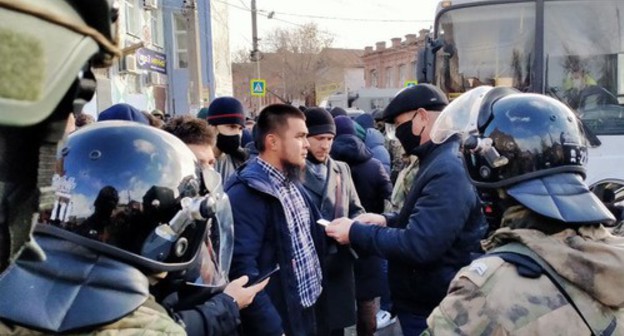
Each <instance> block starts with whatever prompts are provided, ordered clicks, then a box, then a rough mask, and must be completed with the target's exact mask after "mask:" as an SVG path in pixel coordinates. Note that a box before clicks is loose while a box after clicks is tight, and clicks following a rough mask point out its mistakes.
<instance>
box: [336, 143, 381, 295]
mask: <svg viewBox="0 0 624 336" xmlns="http://www.w3.org/2000/svg"><path fill="white" fill-rule="evenodd" d="M331 155H332V157H333V158H335V159H336V160H342V161H344V162H346V163H347V164H348V165H349V167H350V168H351V176H352V178H353V183H354V184H355V189H356V190H357V193H358V195H359V196H360V201H361V202H362V206H364V209H365V210H366V212H374V213H381V212H383V209H384V201H385V200H386V199H389V198H390V195H391V194H392V183H391V182H390V177H389V176H388V173H387V172H386V170H385V168H384V166H383V164H382V163H381V162H380V161H379V160H377V159H375V158H373V154H372V152H371V151H370V149H369V148H368V147H366V145H365V144H364V142H362V141H361V140H360V139H359V138H358V137H357V136H355V135H348V134H344V135H340V136H338V137H336V139H335V140H334V144H333V145H332V150H331ZM360 254H361V255H360V259H358V260H357V261H356V262H355V265H354V270H355V295H356V297H357V299H359V300H370V299H373V298H375V297H378V296H381V295H382V294H383V288H385V287H386V286H387V285H385V284H384V281H386V277H385V276H384V273H383V270H382V259H381V258H379V257H377V256H374V255H370V254H368V253H364V252H362V253H360Z"/></svg>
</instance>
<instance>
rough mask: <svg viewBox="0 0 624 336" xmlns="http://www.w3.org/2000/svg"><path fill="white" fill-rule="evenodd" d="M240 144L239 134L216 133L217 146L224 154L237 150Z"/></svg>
mask: <svg viewBox="0 0 624 336" xmlns="http://www.w3.org/2000/svg"><path fill="white" fill-rule="evenodd" d="M240 145H241V137H240V135H238V134H236V135H223V134H221V133H219V134H218V135H217V147H218V148H219V150H221V151H222V152H223V153H225V154H233V153H236V151H238V148H240Z"/></svg>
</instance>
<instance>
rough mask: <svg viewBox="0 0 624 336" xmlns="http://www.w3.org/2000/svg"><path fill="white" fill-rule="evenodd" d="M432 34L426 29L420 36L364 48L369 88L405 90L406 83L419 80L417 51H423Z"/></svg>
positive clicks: (406, 37) (414, 35) (365, 71)
mask: <svg viewBox="0 0 624 336" xmlns="http://www.w3.org/2000/svg"><path fill="white" fill-rule="evenodd" d="M428 33H429V31H428V30H426V29H423V30H421V31H420V33H419V35H416V34H407V35H405V39H404V40H403V39H402V38H400V37H395V38H393V39H391V44H390V46H389V47H386V42H377V43H376V44H375V48H373V47H372V46H367V47H366V48H364V55H363V56H362V61H363V63H364V80H365V83H366V84H365V85H366V87H367V88H402V87H405V85H406V82H408V81H409V82H412V81H415V80H416V65H417V61H418V51H419V50H420V49H422V48H423V47H424V44H425V37H426V36H427V34H428Z"/></svg>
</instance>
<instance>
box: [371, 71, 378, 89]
mask: <svg viewBox="0 0 624 336" xmlns="http://www.w3.org/2000/svg"><path fill="white" fill-rule="evenodd" d="M370 84H371V87H377V70H375V69H373V70H371V71H370Z"/></svg>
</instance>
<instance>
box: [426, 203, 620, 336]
mask: <svg viewBox="0 0 624 336" xmlns="http://www.w3.org/2000/svg"><path fill="white" fill-rule="evenodd" d="M510 217H512V218H510ZM536 219H537V218H536V217H535V216H534V215H531V214H530V212H529V211H528V210H521V211H516V212H515V213H512V214H511V216H510V215H509V213H505V218H504V219H503V225H504V226H506V227H503V228H501V229H499V230H497V231H496V232H495V233H494V234H493V235H492V237H491V238H489V239H488V240H487V241H485V242H484V244H483V245H484V248H485V249H486V250H490V249H492V248H494V247H496V246H501V245H504V244H505V243H507V242H512V241H515V242H519V243H521V244H523V245H525V246H527V247H528V248H529V249H531V250H532V251H533V252H535V253H536V254H538V255H539V256H540V257H542V258H543V259H544V260H545V261H546V262H547V263H548V264H549V265H550V266H551V267H552V268H553V269H554V270H555V271H556V272H557V273H558V274H559V275H560V276H561V277H562V278H564V279H565V281H566V282H568V286H567V287H566V288H567V290H568V293H569V295H570V296H571V297H572V299H573V301H574V303H575V304H576V305H577V306H579V308H581V310H582V311H585V312H587V311H589V312H590V313H588V314H586V316H585V318H587V319H588V320H589V321H594V322H597V323H594V325H595V324H597V325H599V326H605V327H606V326H607V325H608V324H609V321H610V320H609V319H608V318H607V316H606V315H605V314H610V315H612V316H614V317H615V319H616V323H617V325H616V327H615V331H614V332H613V335H624V311H622V310H621V309H620V308H621V307H623V306H624V292H622V290H621V288H624V238H620V237H615V236H613V235H611V234H610V233H609V232H608V231H607V230H606V229H605V228H604V227H603V226H583V227H580V228H579V229H578V230H573V229H570V228H568V229H563V230H562V231H560V232H558V233H555V234H552V235H548V234H546V233H544V231H545V230H544V229H543V228H547V227H550V229H551V230H558V229H559V228H560V227H561V223H558V224H557V223H554V222H553V223H549V224H546V225H543V226H542V228H541V229H540V228H539V227H540V225H535V222H534V220H536ZM540 220H541V222H542V223H543V222H544V218H543V217H542V218H541V219H540ZM505 224H507V225H505ZM518 224H519V225H518ZM514 226H515V227H514ZM553 226H554V227H553ZM557 226H559V227H557ZM552 232H554V231H552ZM427 324H428V325H429V328H430V329H429V330H428V331H426V332H425V333H424V334H430V335H590V334H591V332H590V330H589V328H588V327H587V326H586V324H585V323H584V322H583V320H582V319H581V317H580V315H579V314H578V313H577V312H576V310H575V309H574V308H573V307H572V306H571V305H570V303H568V302H567V300H566V299H565V297H564V296H563V295H562V294H561V292H560V291H559V290H558V289H557V288H556V287H555V285H554V284H553V283H552V282H551V281H550V280H549V278H548V277H547V276H546V275H543V274H542V275H541V276H540V277H539V278H536V279H531V278H525V277H522V276H520V275H519V274H518V272H517V270H516V267H515V266H514V265H512V264H510V263H507V262H505V261H503V260H502V259H501V258H499V257H496V256H488V257H484V258H481V259H477V260H475V261H473V262H472V264H470V265H469V266H467V267H464V268H463V269H462V270H460V271H459V272H458V274H457V275H456V277H455V279H454V280H453V282H452V283H451V286H450V288H449V293H448V295H447V296H446V298H444V300H443V301H442V302H441V303H440V305H439V306H438V307H437V308H436V309H435V310H434V311H433V313H432V314H431V315H430V316H429V318H428V320H427Z"/></svg>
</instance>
